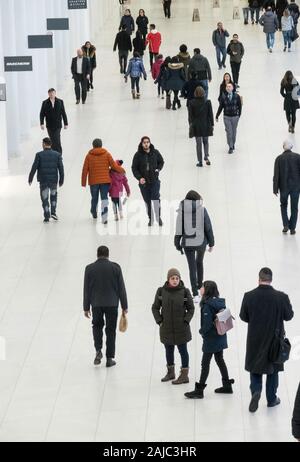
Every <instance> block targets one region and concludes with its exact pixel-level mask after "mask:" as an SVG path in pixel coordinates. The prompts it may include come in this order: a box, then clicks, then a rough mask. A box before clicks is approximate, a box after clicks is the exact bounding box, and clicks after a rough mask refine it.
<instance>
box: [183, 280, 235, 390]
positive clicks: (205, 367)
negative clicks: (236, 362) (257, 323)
mask: <svg viewBox="0 0 300 462" xmlns="http://www.w3.org/2000/svg"><path fill="white" fill-rule="evenodd" d="M201 295H202V300H201V303H200V307H201V328H200V331H199V333H200V335H202V338H203V347H202V351H203V356H202V362H201V376H200V380H199V383H198V382H196V384H195V390H194V391H191V392H188V393H185V396H186V397H187V398H198V399H199V398H200V399H201V398H203V390H204V388H205V387H206V383H205V382H206V380H207V378H208V375H209V368H210V362H211V360H212V357H213V356H214V358H215V361H216V363H217V366H218V368H219V369H220V372H221V375H222V383H223V387H220V388H217V389H216V390H215V393H226V394H231V393H233V391H232V384H233V383H234V380H233V379H229V375H228V370H227V366H226V364H225V361H224V358H223V350H225V349H226V348H228V345H227V335H226V334H224V335H219V334H218V332H217V329H216V326H215V318H216V314H217V313H219V312H220V311H222V310H225V308H226V305H225V300H224V298H219V291H218V287H217V284H216V283H215V282H214V281H205V282H204V284H203V286H202V287H201Z"/></svg>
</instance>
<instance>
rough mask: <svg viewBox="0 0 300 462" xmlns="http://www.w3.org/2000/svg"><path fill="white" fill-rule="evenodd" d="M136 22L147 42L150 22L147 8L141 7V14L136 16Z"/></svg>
mask: <svg viewBox="0 0 300 462" xmlns="http://www.w3.org/2000/svg"><path fill="white" fill-rule="evenodd" d="M136 24H137V26H138V30H139V31H140V33H141V34H142V36H143V40H144V43H145V42H146V37H147V34H148V24H149V19H148V18H147V16H146V15H145V10H143V9H141V10H140V11H139V15H138V17H137V18H136Z"/></svg>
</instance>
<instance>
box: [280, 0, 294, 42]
mask: <svg viewBox="0 0 300 462" xmlns="http://www.w3.org/2000/svg"><path fill="white" fill-rule="evenodd" d="M293 28H294V20H293V17H292V15H291V14H290V11H289V9H288V8H286V9H285V10H284V12H283V16H282V18H281V30H282V36H283V42H284V48H283V51H286V47H288V51H291V44H292V30H293Z"/></svg>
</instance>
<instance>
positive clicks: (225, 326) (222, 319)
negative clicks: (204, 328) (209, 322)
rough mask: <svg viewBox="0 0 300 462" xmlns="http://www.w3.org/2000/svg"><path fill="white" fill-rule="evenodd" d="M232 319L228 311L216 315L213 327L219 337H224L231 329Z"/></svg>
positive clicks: (227, 309)
mask: <svg viewBox="0 0 300 462" xmlns="http://www.w3.org/2000/svg"><path fill="white" fill-rule="evenodd" d="M233 320H234V317H233V316H232V314H231V312H230V309H229V308H226V309H225V310H222V311H219V313H217V315H216V319H215V326H216V329H217V332H218V334H219V335H225V334H226V332H228V331H229V330H231V329H233V322H232V321H233Z"/></svg>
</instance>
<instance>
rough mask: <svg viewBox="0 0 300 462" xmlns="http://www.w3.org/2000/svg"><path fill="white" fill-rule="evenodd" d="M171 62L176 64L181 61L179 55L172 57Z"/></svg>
mask: <svg viewBox="0 0 300 462" xmlns="http://www.w3.org/2000/svg"><path fill="white" fill-rule="evenodd" d="M171 63H174V64H176V63H179V58H178V56H173V58H172V59H171Z"/></svg>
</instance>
